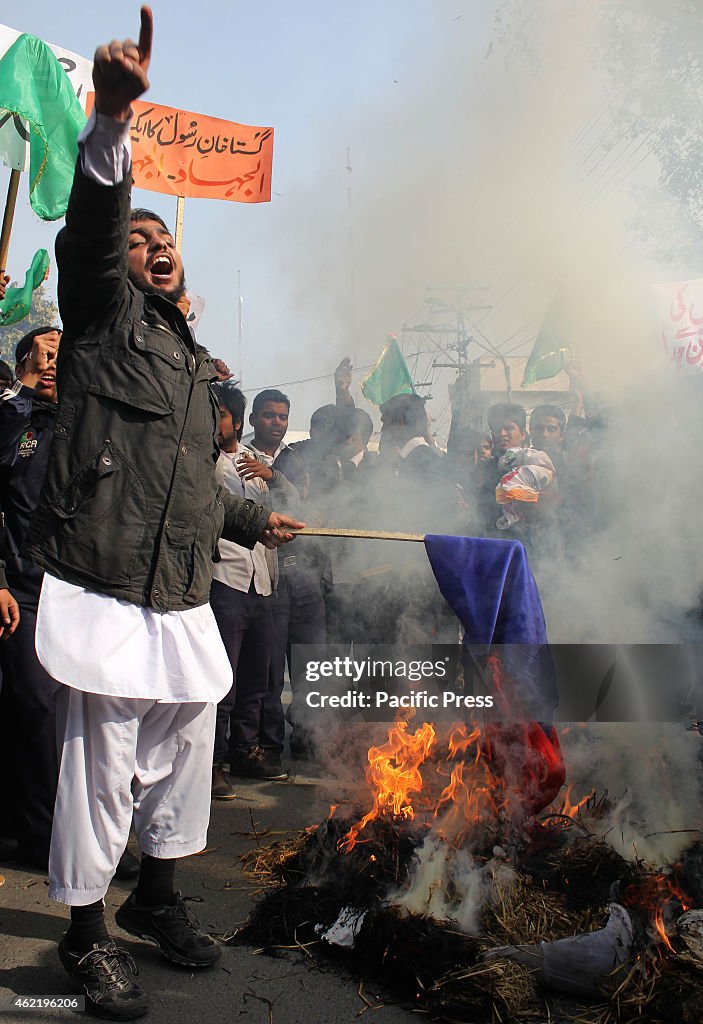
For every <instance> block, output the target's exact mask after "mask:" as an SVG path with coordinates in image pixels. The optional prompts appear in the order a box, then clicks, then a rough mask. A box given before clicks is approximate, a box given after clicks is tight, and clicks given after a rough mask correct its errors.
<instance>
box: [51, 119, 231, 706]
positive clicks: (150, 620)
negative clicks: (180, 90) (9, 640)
mask: <svg viewBox="0 0 703 1024" xmlns="http://www.w3.org/2000/svg"><path fill="white" fill-rule="evenodd" d="M78 151H79V153H80V158H81V166H82V168H83V172H84V174H85V175H86V176H87V177H89V178H93V180H94V181H96V182H97V183H98V184H99V185H117V184H119V183H120V182H121V181H123V179H124V177H125V175H126V174H127V173H128V172H129V169H130V165H131V155H130V152H131V151H130V143H129V124H122V123H120V122H118V121H114V120H113V119H112V118H109V117H104V116H103V115H102V114H96V112H95V110H93V112H92V113H91V115H90V118H89V119H88V123H87V124H86V126H85V128H84V129H83V131H82V132H81V134H80V135H79V137H78ZM36 648H37V657H38V658H39V661H40V662H41V664H42V665H43V666H44V668H45V669H46V671H47V672H48V673H49V675H50V676H53V678H54V679H56V680H57V681H58V682H60V683H64V684H65V685H66V686H72V687H73V688H74V689H76V690H83V691H84V692H86V693H99V694H103V695H109V696H112V697H137V698H142V699H146V700H157V701H163V702H164V703H190V702H197V703H202V702H212V703H217V702H218V701H219V700H221V699H222V698H223V697H224V696H225V695H226V694H227V693H228V692H229V691H230V689H231V688H232V678H233V677H232V666H231V665H230V663H229V659H228V657H227V654H226V651H225V649H224V645H223V643H222V638H221V637H220V631H219V629H218V628H217V623H216V622H215V616H214V615H213V613H212V609H211V608H210V606H209V605H208V604H206V605H201V606H200V607H198V608H189V609H188V610H187V611H180V612H176V611H173V612H157V611H155V610H154V609H153V608H144V607H142V606H141V605H137V604H131V603H130V602H129V601H122V600H120V599H119V598H116V597H110V596H108V595H107V594H99V593H96V592H95V591H92V590H86V589H85V588H83V587H77V586H74V585H73V584H72V583H65V582H64V581H63V580H57V579H55V578H54V577H53V576H50V575H49V573H45V574H44V582H43V585H42V591H41V596H40V598H39V608H38V611H37V629H36Z"/></svg>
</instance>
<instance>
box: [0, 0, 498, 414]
mask: <svg viewBox="0 0 703 1024" xmlns="http://www.w3.org/2000/svg"><path fill="white" fill-rule="evenodd" d="M153 10H154V22H155V34H154V48H153V57H152V63H151V69H150V80H151V90H150V93H149V98H150V99H151V100H153V101H154V102H161V103H164V104H167V105H174V106H180V107H183V108H185V109H189V110H195V111H198V112H200V113H206V114H211V115H213V116H218V117H222V118H225V119H229V120H236V121H240V122H243V123H246V124H256V125H265V126H268V125H272V126H274V129H275V145H274V167H273V193H274V194H273V196H272V201H271V203H270V204H257V205H252V206H247V205H245V204H240V203H224V202H214V201H211V200H200V199H191V200H188V201H187V202H186V209H185V224H184V246H183V258H184V263H185V267H186V274H187V282H188V287H189V289H190V290H192V291H193V292H195V293H196V294H199V295H202V296H203V297H204V298H205V300H206V310H205V313H204V315H203V318H202V321H201V326H200V329H199V339H200V340H201V341H202V342H203V343H204V344H206V345H207V346H208V347H209V348H210V350H211V351H212V353H213V355H219V356H222V357H224V358H225V359H226V360H227V361H228V362H229V364H230V365H231V366H232V368H233V369H237V370H238V371H239V367H238V366H236V365H235V364H237V361H238V357H237V349H238V342H237V336H238V309H237V301H236V298H237V274H238V273H239V275H240V279H241V292H242V296H243V306H242V309H243V367H242V368H241V372H242V375H243V379H244V386H245V387H246V388H247V390H250V389H255V388H258V387H259V386H261V387H263V386H267V385H276V384H278V383H282V382H287V381H296V380H300V379H302V378H307V377H317V376H320V375H331V373H332V372H333V370H334V367H335V366H336V364H337V362H338V361H339V359H340V358H341V357H342V356H344V355H351V356H353V357H355V358H356V360H358V365H365V364H369V363H371V362H373V360H374V359H375V358H376V356H377V355H378V353H379V352H380V350H381V347H382V345H383V343H384V341H385V336H386V333H387V332H391V331H394V330H397V329H398V327H399V326H400V323H399V319H398V318H399V317H402V316H407V315H408V314H410V313H411V312H412V309H409V308H404V303H402V302H401V303H400V304H399V305H398V308H397V309H396V308H395V307H393V306H391V307H390V308H389V311H388V321H387V322H384V320H383V317H382V316H381V317H379V318H378V319H377V320H376V322H375V323H374V325H373V334H372V335H367V336H365V337H363V339H361V338H354V337H352V332H351V327H350V321H351V320H352V319H353V317H352V312H351V307H352V300H351V287H352V286H351V281H352V274H351V271H350V266H351V262H350V261H351V254H352V250H351V249H350V244H351V243H350V219H349V192H348V190H349V187H350V184H351V186H352V195H351V202H352V207H354V205H355V204H359V205H366V204H367V203H368V202H374V203H375V202H378V201H385V199H386V198H389V199H390V200H391V202H392V191H393V180H392V178H391V177H389V168H388V166H387V162H388V160H389V158H391V154H392V151H393V150H394V148H396V147H397V149H398V152H396V153H395V154H394V155H393V159H398V160H399V161H400V163H401V165H403V164H405V163H406V162H407V161H410V162H411V163H412V162H413V161H415V160H416V155H417V151H418V150H422V149H425V150H426V149H427V148H428V147H429V148H431V149H435V150H436V152H437V155H438V156H439V155H440V154H441V148H442V144H443V143H442V138H441V136H440V137H436V136H434V129H433V125H432V124H431V123H428V122H427V121H426V120H425V118H424V116H423V118H422V120H421V121H419V122H418V124H417V126H416V134H415V139H414V143H413V146H412V149H407V148H406V145H405V143H406V140H407V130H408V125H407V120H406V119H407V116H408V109H409V108H411V107H412V105H413V103H414V101H415V99H416V98H421V97H422V96H423V95H426V94H427V92H428V91H430V92H432V93H433V94H435V92H436V80H435V76H436V70H437V57H438V55H439V54H441V53H446V54H447V55H448V56H450V58H451V59H452V60H460V61H461V62H462V63H463V62H466V64H467V66H473V65H475V68H476V74H477V75H478V74H479V73H480V63H481V60H482V56H483V54H484V53H485V51H486V48H487V47H488V44H489V41H490V36H491V32H492V25H493V13H494V5H493V4H492V3H480V4H475V3H472V4H469V3H462V2H461V0H452V2H447V0H434V2H433V3H427V2H418V0H394V2H390V3H389V2H382V3H372V2H369V0H362V2H355V3H353V4H352V3H322V2H310V0H305V2H303V3H297V4H292V3H288V2H283V0H277V2H271V0H264V2H262V3H257V4H255V5H254V4H240V3H225V2H216V0H204V2H201V3H199V4H198V5H196V6H195V7H194V6H193V5H191V4H185V3H182V2H176V3H164V2H161V0H156V2H155V3H154V4H153ZM3 17H5V18H7V23H8V24H10V25H11V27H12V28H15V29H17V30H20V31H26V32H29V33H31V34H34V35H37V36H40V37H41V38H43V39H45V40H46V41H48V42H52V43H57V44H60V45H63V46H65V47H67V48H69V49H71V50H73V51H74V52H76V53H79V54H81V55H83V56H85V57H89V58H90V57H92V55H93V52H94V50H95V48H96V46H97V45H99V44H100V43H102V42H106V41H109V40H110V39H111V38H114V37H120V38H123V37H125V36H135V35H136V34H137V33H138V30H139V7H138V5H137V4H132V3H122V4H119V5H106V4H96V5H94V6H93V7H92V8H91V12H90V17H87V16H86V14H85V9H82V10H81V9H79V6H78V5H73V4H69V5H56V4H53V3H48V2H45V0H36V2H34V3H32V4H31V5H27V7H26V8H24V9H23V10H22V13H21V14H20V9H15V11H14V12H13V15H12V16H10V12H9V11H8V12H7V14H5V15H4V16H3ZM449 82H450V79H449V78H448V84H449ZM439 92H440V94H441V90H439ZM423 106H424V105H423ZM422 113H423V115H424V113H425V110H424V109H423V110H422ZM401 136H402V139H401ZM347 147H349V150H350V155H351V166H352V168H353V170H352V171H351V172H349V171H347V166H348V163H347ZM379 150H380V151H379ZM379 162H380V163H381V164H382V165H383V166H382V167H381V170H382V177H379V175H378V171H379ZM399 173H401V174H402V166H401V168H400V172H399ZM7 175H8V172H7V169H6V168H4V167H2V168H0V188H2V189H3V191H4V189H5V182H6V180H7ZM136 195H137V196H138V202H139V204H140V205H146V206H151V207H152V208H154V209H155V210H156V211H157V212H158V213H160V214H161V215H162V216H164V218H165V219H166V220H167V221H168V222H169V223H174V221H175V200H174V199H172V198H170V197H165V196H160V195H158V194H156V193H147V192H144V191H140V192H139V193H136ZM417 199H418V202H421V201H422V197H421V195H418V197H417ZM56 230H57V228H56V226H54V225H47V224H42V223H41V222H40V221H38V219H37V218H36V217H35V216H34V215H33V214H32V212H31V210H30V208H29V205H28V201H27V197H26V191H25V189H22V191H21V198H20V202H19V204H18V210H17V214H16V220H15V228H14V235H13V240H12V245H11V249H10V255H9V263H8V266H9V270H10V272H11V273H13V274H15V275H16V276H21V275H22V274H23V272H24V269H26V267H27V266H28V265H29V260H30V259H31V255H32V253H33V252H34V250H35V249H36V248H37V247H38V246H39V245H43V246H45V247H46V248H47V249H49V250H50V251H51V249H52V247H53V239H54V236H55V234H56ZM391 242H392V240H391ZM384 248H385V246H384ZM391 249H392V244H391ZM358 256H359V257H360V258H361V257H363V254H362V253H359V254H358ZM330 266H331V268H332V273H331V274H330V272H329V270H330ZM376 272H377V273H378V274H379V275H381V273H382V268H376ZM390 276H391V277H392V276H393V275H390ZM355 277H356V281H355V284H356V305H357V307H359V308H360V309H361V316H360V321H361V322H362V323H364V324H366V323H367V320H366V318H365V316H364V315H363V307H364V304H365V294H364V288H365V285H366V279H365V275H364V273H363V267H362V268H360V270H359V271H358V272H357V273H356V275H355ZM52 281H53V283H54V286H55V280H54V279H52ZM426 283H430V282H429V281H428V282H426ZM383 287H384V283H383V280H382V279H380V277H379V279H378V280H376V281H375V282H374V283H373V290H374V292H376V293H377V292H378V291H379V290H382V289H383ZM411 297H412V296H411ZM345 335H346V336H345ZM350 346H351V347H350ZM286 388H287V390H288V393H289V394H290V397H291V400H292V403H293V404H292V416H291V422H292V425H293V426H296V427H299V428H301V429H305V427H306V426H307V419H308V418H309V415H310V413H311V412H312V411H313V409H314V408H316V407H317V405H319V404H322V403H323V402H325V401H329V400H331V399H332V397H333V387H332V383H331V377H328V378H327V379H326V380H325V381H322V382H314V383H313V385H312V386H308V387H305V386H301V385H290V386H289V385H286ZM284 390H285V389H284ZM250 397H251V395H250Z"/></svg>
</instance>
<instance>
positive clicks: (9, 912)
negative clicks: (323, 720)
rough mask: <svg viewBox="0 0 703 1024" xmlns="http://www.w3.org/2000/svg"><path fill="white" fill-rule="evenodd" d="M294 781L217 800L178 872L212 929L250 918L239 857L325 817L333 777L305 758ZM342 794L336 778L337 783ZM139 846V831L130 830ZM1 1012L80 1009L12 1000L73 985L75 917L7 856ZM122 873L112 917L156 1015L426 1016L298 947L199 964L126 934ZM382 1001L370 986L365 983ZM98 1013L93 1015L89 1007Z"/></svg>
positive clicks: (152, 1019)
mask: <svg viewBox="0 0 703 1024" xmlns="http://www.w3.org/2000/svg"><path fill="white" fill-rule="evenodd" d="M294 771H295V772H296V773H297V774H295V775H293V776H292V777H291V779H290V780H289V781H288V782H284V783H281V782H278V783H249V782H244V781H242V782H240V781H239V780H233V781H234V782H235V789H236V791H237V794H238V798H237V799H236V800H234V801H229V802H226V803H225V802H218V803H213V805H212V818H211V824H210V832H209V835H208V847H207V850H206V851H205V852H204V853H202V854H200V855H198V856H196V857H189V858H187V859H185V860H184V861H183V862H182V864H181V865H179V867H178V870H177V874H176V884H177V886H178V887H179V888H180V889H181V891H182V892H183V894H184V895H189V896H197V897H200V898H202V901H203V902H202V903H199V904H191V905H190V906H192V907H193V908H194V910H195V912H196V914H197V916H198V918H199V919H200V923H201V926H202V927H203V928H204V929H205V930H206V931H208V932H212V933H216V934H225V933H227V932H231V931H233V930H234V929H235V928H236V927H237V925H239V924H242V923H243V922H244V920H245V919H246V917H247V915H248V913H249V911H250V909H251V907H252V901H253V893H254V892H255V891H256V888H257V886H256V884H255V883H253V882H252V881H249V880H248V879H247V877H246V876H244V875H243V874H242V872H241V865H240V858H241V857H242V856H243V855H244V854H246V853H247V852H248V851H249V850H251V849H252V847H253V846H254V845H255V844H256V841H257V840H256V838H255V837H254V835H253V829H252V823H253V825H254V828H255V830H256V832H257V833H259V834H261V833H266V832H268V833H269V834H268V836H267V837H266V836H262V838H261V839H260V842H262V843H267V842H272V841H273V840H274V839H275V838H280V836H277V835H271V834H270V833H272V832H273V833H285V832H287V831H289V830H290V831H292V832H297V831H299V830H300V829H303V828H305V827H306V826H308V825H310V824H314V823H316V822H318V821H320V820H321V819H322V818H324V817H325V815H326V812H327V808H328V805H329V799H327V796H328V794H326V793H325V788H326V787H325V784H324V783H323V782H321V780H320V778H319V776H316V775H314V774H312V775H310V774H305V773H307V772H310V771H314V770H313V769H311V767H310V766H309V765H307V764H305V765H303V767H302V768H298V767H296V768H295V769H294ZM335 791H336V794H337V795H338V787H335ZM130 846H131V848H134V847H133V840H131V841H130ZM0 874H1V875H2V876H3V877H4V879H5V881H4V884H2V886H0V1019H2V1020H3V1021H4V1020H8V1021H25V1022H26V1021H28V1020H32V1021H41V1022H42V1024H44V1022H46V1024H54V1022H63V1024H66V1021H71V1020H75V1019H76V1018H75V1014H74V1012H73V1011H61V1012H51V1011H50V1012H47V1011H43V1010H42V1011H40V1012H38V1013H37V1012H31V1013H30V1012H21V1013H17V1012H12V1011H10V1012H8V1011H6V1010H4V1009H1V1008H4V1007H7V1006H8V1004H9V1002H10V1000H11V999H12V997H13V996H14V995H16V994H23V995H58V994H68V993H70V992H71V991H72V989H71V984H70V981H69V979H68V977H67V975H66V974H65V973H64V971H63V968H62V967H61V965H60V964H59V961H58V958H57V954H56V945H57V943H58V941H59V939H60V938H61V936H62V934H63V932H64V931H65V929H66V927H67V920H68V912H67V908H65V907H63V906H62V905H60V904H58V903H55V902H54V901H53V900H50V899H49V898H48V896H47V879H46V876H45V875H42V874H39V873H37V872H32V871H26V870H21V871H20V870H16V869H14V868H13V867H12V866H10V865H0ZM130 888H131V887H130V885H129V883H120V882H115V883H113V885H112V887H111V888H110V890H109V892H108V895H107V900H106V905H107V918H108V926H109V927H110V928H111V931H112V934H113V936H114V937H115V938H116V939H118V940H119V943H120V945H123V946H124V947H125V948H126V949H128V950H129V951H130V953H132V955H133V956H134V957H135V959H136V961H137V963H138V965H139V968H140V978H139V981H140V984H141V985H142V986H143V988H144V989H145V991H147V992H148V993H149V995H150V997H151V1009H150V1011H149V1014H148V1016H147V1017H146V1018H144V1019H145V1020H146V1021H147V1022H148V1024H174V1022H176V1024H179V1022H181V1021H183V1022H187V1024H199V1022H203V1024H308V1022H314V1024H333V1022H340V1021H342V1022H345V1021H349V1022H352V1021H361V1022H366V1024H371V1022H374V1021H376V1022H378V1024H409V1022H410V1021H411V1020H413V1021H416V1020H417V1016H416V1015H415V1014H411V1013H410V1012H409V1011H407V1010H405V1009H402V1008H401V1007H399V1006H396V1005H390V1004H388V1003H386V1004H384V1005H383V1006H382V1007H380V1008H378V1009H371V1008H369V1007H368V1005H367V1003H366V1002H365V1001H364V1000H363V999H362V998H361V996H360V995H359V983H358V981H356V980H354V979H353V978H352V977H351V976H349V977H344V976H343V975H342V974H340V972H339V970H338V969H336V968H335V969H334V970H333V969H323V970H321V969H320V968H319V967H318V966H317V965H315V964H313V963H312V962H311V961H310V960H309V959H308V958H307V957H306V956H304V955H303V954H301V953H299V952H297V951H294V952H291V953H290V954H286V955H285V956H284V958H283V959H274V958H271V957H268V956H265V955H262V954H259V953H257V952H256V951H255V950H252V949H250V948H247V947H239V946H225V947H224V949H223V955H222V959H221V961H220V963H219V964H218V965H217V966H216V967H215V968H213V969H211V970H205V971H202V972H195V973H193V972H192V970H190V969H188V968H185V969H184V968H180V969H179V968H177V967H175V966H173V965H171V964H170V963H169V962H168V961H166V960H165V959H164V958H163V956H162V955H161V954H160V953H159V951H158V950H157V949H156V947H154V946H152V945H150V944H148V943H145V942H140V941H138V940H133V939H132V938H131V937H130V936H127V935H125V934H124V933H123V932H121V931H120V930H119V928H117V927H116V926H115V925H114V920H113V917H114V913H115V910H116V909H117V908H118V907H119V906H120V904H121V903H122V902H123V901H124V899H125V898H126V897H127V895H128V893H129V891H130ZM364 994H365V996H366V998H367V1000H368V1001H369V1002H372V1003H373V1002H375V999H374V993H373V989H372V988H371V989H370V990H366V991H364ZM87 1019H92V1018H87Z"/></svg>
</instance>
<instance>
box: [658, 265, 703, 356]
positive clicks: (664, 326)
mask: <svg viewBox="0 0 703 1024" xmlns="http://www.w3.org/2000/svg"><path fill="white" fill-rule="evenodd" d="M652 291H653V293H654V301H655V307H656V313H657V321H658V330H659V335H660V338H661V342H662V345H663V348H664V353H665V355H666V358H667V359H668V361H669V362H671V363H673V364H674V366H675V367H676V369H677V370H679V371H682V372H684V373H700V372H701V370H703V279H698V280H695V281H677V282H675V283H672V284H656V285H653V286H652Z"/></svg>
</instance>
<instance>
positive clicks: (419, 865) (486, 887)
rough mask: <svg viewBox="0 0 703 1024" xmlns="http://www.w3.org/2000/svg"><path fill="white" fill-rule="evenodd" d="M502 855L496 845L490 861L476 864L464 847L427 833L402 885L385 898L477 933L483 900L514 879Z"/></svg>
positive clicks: (464, 930)
mask: <svg viewBox="0 0 703 1024" xmlns="http://www.w3.org/2000/svg"><path fill="white" fill-rule="evenodd" d="M502 856H504V854H503V852H502V851H501V850H500V849H499V848H497V849H496V850H495V851H494V856H493V858H492V859H491V860H489V861H487V862H484V863H477V862H475V861H474V859H473V858H472V856H471V855H470V854H469V853H468V851H467V850H464V849H459V850H457V849H455V848H454V847H452V846H450V845H449V844H447V843H445V842H443V841H442V840H441V839H439V838H438V837H437V836H435V835H429V836H427V837H426V838H425V840H424V842H423V843H422V845H421V846H420V847H419V848H418V849H417V850H416V852H415V854H414V855H413V860H412V863H411V866H410V870H409V874H408V878H407V881H406V884H405V885H404V886H403V888H402V890H401V891H400V892H398V893H396V894H391V896H390V897H389V899H390V901H391V902H392V903H393V904H394V905H395V906H397V907H400V908H401V909H402V910H404V911H405V912H406V913H408V914H418V915H429V916H430V917H432V918H434V920H435V921H451V922H453V923H455V924H456V925H457V926H458V927H459V929H460V930H461V931H462V932H466V934H467V935H479V934H480V932H481V913H482V910H483V908H484V906H485V904H486V901H487V900H489V899H490V898H491V897H492V895H493V893H494V890H495V889H496V888H497V887H500V888H501V889H505V888H507V887H508V886H509V885H510V884H511V883H512V881H513V880H514V878H515V872H514V871H513V870H512V868H510V867H509V866H508V865H507V864H506V863H505V862H504V860H503V859H501V857H502Z"/></svg>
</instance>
